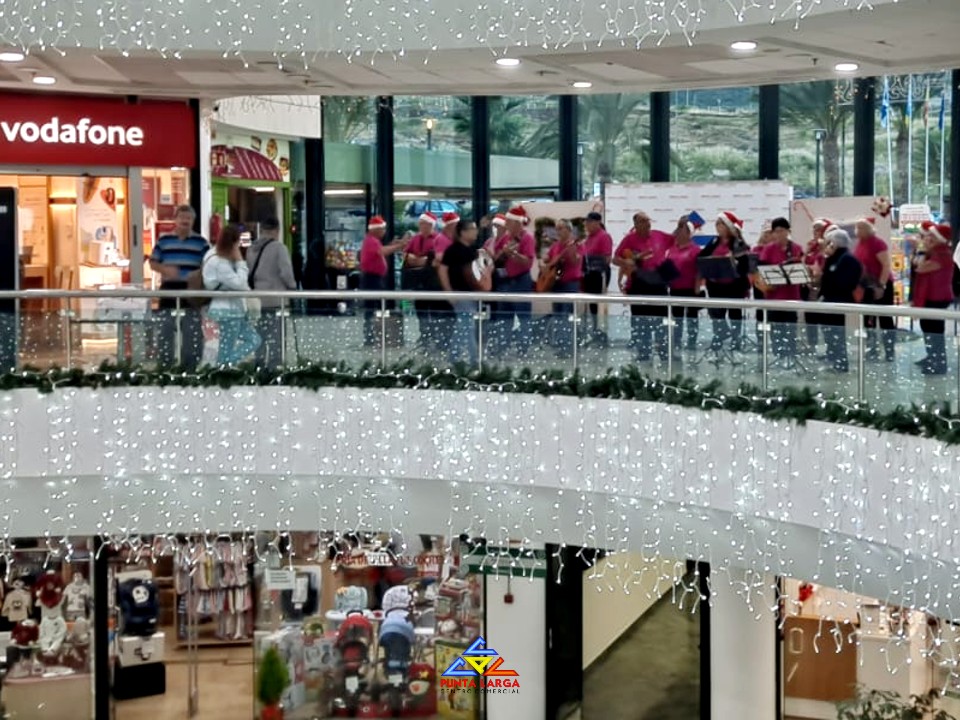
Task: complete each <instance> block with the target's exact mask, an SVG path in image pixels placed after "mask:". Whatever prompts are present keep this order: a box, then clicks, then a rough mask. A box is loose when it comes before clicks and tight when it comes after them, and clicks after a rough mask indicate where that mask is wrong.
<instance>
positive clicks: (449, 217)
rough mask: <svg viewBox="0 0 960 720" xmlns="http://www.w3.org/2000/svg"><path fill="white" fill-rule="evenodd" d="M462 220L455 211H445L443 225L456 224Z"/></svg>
mask: <svg viewBox="0 0 960 720" xmlns="http://www.w3.org/2000/svg"><path fill="white" fill-rule="evenodd" d="M458 222H460V216H459V215H458V214H457V213H455V212H445V213H444V214H443V226H444V227H447V226H448V225H456V224H457V223H458Z"/></svg>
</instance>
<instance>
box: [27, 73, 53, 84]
mask: <svg viewBox="0 0 960 720" xmlns="http://www.w3.org/2000/svg"><path fill="white" fill-rule="evenodd" d="M56 82H57V79H56V78H55V77H51V76H50V75H37V76H36V77H35V78H33V84H34V85H55V84H56Z"/></svg>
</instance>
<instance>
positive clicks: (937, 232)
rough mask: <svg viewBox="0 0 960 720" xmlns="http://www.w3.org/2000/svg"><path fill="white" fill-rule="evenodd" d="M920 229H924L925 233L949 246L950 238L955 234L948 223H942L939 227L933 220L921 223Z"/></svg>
mask: <svg viewBox="0 0 960 720" xmlns="http://www.w3.org/2000/svg"><path fill="white" fill-rule="evenodd" d="M920 227H921V228H923V231H924V232H927V233H930V234H931V235H933V236H934V237H935V238H937V240H939V241H940V242H943V243H947V244H948V245H949V244H950V236H951V235H952V234H953V232H952V231H951V228H950V226H949V225H948V224H947V223H941V224H940V225H937V223H935V222H933V221H931V220H924V221H923V222H922V223H920Z"/></svg>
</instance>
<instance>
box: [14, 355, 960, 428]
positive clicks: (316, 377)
mask: <svg viewBox="0 0 960 720" xmlns="http://www.w3.org/2000/svg"><path fill="white" fill-rule="evenodd" d="M271 386H280V387H295V388H304V389H307V390H320V389H321V388H327V387H355V388H361V389H406V390H415V389H430V390H460V391H470V390H472V391H478V392H497V393H504V392H510V393H526V394H536V395H560V396H568V397H581V398H606V399H613V400H635V401H645V402H661V403H669V404H671V405H680V406H682V407H691V408H694V407H695V408H701V409H704V410H721V409H722V410H727V411H730V412H737V413H742V412H749V413H755V414H758V415H762V416H763V417H765V418H768V419H771V420H789V421H792V422H795V423H798V424H801V425H802V424H804V423H806V422H807V421H809V420H822V421H825V422H830V423H840V424H846V425H854V426H858V427H868V428H873V429H876V430H879V431H883V432H894V433H901V434H904V435H916V436H920V437H928V438H935V439H937V440H939V441H941V442H944V443H947V444H951V445H955V444H960V416H957V415H955V414H953V413H952V412H951V408H950V405H949V404H948V403H943V404H938V405H930V406H928V405H923V406H918V405H911V406H909V407H904V406H898V407H896V408H894V409H893V410H891V411H890V412H887V413H882V412H879V411H877V410H875V409H873V408H871V407H869V406H868V405H866V404H864V403H856V402H850V401H847V400H844V399H842V398H839V397H828V396H825V395H823V394H821V393H816V392H814V391H813V390H810V389H807V388H787V389H784V390H781V391H777V392H764V391H762V390H759V389H757V388H755V387H751V386H748V385H743V386H741V387H740V388H739V389H738V390H737V391H735V392H725V391H723V390H722V387H721V385H720V383H719V382H712V383H709V384H706V385H701V384H699V383H697V382H695V381H693V380H689V379H685V378H680V377H678V378H676V379H674V380H671V381H662V380H655V379H653V378H650V377H648V376H646V375H644V374H643V373H641V372H640V371H639V370H638V369H636V368H635V367H625V368H622V369H620V370H616V371H615V370H608V371H607V373H606V374H605V375H603V376H600V377H590V378H586V377H583V376H582V375H580V374H579V373H578V372H574V373H573V374H572V375H571V374H567V373H564V372H561V371H556V370H555V371H547V372H539V373H535V372H533V371H531V370H519V371H514V370H509V369H490V370H482V371H476V370H469V369H468V368H466V367H465V366H462V365H460V366H456V367H454V368H450V369H438V368H435V367H430V366H413V365H410V364H403V363H400V364H396V365H393V366H390V367H387V368H379V367H376V366H373V365H365V366H363V367H361V368H360V369H351V368H349V367H348V366H347V365H345V364H342V363H341V364H333V365H325V364H310V365H303V366H301V367H298V368H294V369H287V370H276V371H275V370H267V369H263V368H257V367H254V366H252V365H246V366H240V367H231V368H218V367H205V368H201V369H199V370H195V371H191V372H186V371H182V370H167V371H165V370H152V369H146V368H143V367H134V366H130V365H113V364H109V363H105V364H103V365H101V366H100V367H99V368H98V369H97V370H93V371H84V370H63V369H60V368H54V369H50V370H37V369H24V370H21V371H18V372H10V373H6V374H4V375H0V390H20V389H28V388H33V389H36V390H38V391H40V392H42V393H50V392H54V391H55V390H58V389H62V388H92V389H98V388H115V387H181V388H203V387H219V388H224V389H226V388H232V387H271Z"/></svg>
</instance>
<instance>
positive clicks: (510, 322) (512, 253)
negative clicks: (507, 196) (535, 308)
mask: <svg viewBox="0 0 960 720" xmlns="http://www.w3.org/2000/svg"><path fill="white" fill-rule="evenodd" d="M504 219H505V221H506V227H505V228H504V232H503V234H502V235H501V236H500V237H499V238H497V241H496V243H494V246H493V254H492V256H493V262H494V265H495V266H496V270H495V272H494V276H493V289H494V291H495V292H503V293H529V292H531V291H532V290H533V278H532V277H531V275H530V268H531V267H532V266H533V260H534V257H535V256H536V244H537V243H536V240H534V238H533V235H531V234H530V233H529V232H528V231H527V230H526V229H525V226H526V225H527V223H528V222H529V220H530V218H529V216H528V215H527V211H526V210H524V209H523V207H522V206H520V205H518V206H516V207H513V208H510V210H509V211H508V212H507V213H506V215H505V216H504ZM514 318H516V319H517V321H518V322H519V326H520V327H519V331H518V332H516V334H515V332H514ZM492 320H493V322H492V328H491V338H490V345H491V348H490V350H491V354H494V355H497V354H503V353H504V352H506V350H507V348H508V347H510V346H511V345H512V344H513V343H512V341H513V340H516V347H517V351H518V353H519V354H520V355H521V356H525V355H526V354H527V351H528V350H529V348H530V330H529V325H530V303H529V302H497V303H495V304H494V307H493V317H492Z"/></svg>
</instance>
